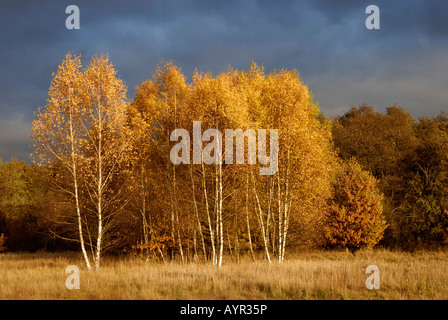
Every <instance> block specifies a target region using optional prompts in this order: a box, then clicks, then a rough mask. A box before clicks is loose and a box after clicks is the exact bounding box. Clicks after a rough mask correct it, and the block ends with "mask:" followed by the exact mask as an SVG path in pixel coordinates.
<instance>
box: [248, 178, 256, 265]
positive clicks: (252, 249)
mask: <svg viewBox="0 0 448 320" xmlns="http://www.w3.org/2000/svg"><path fill="white" fill-rule="evenodd" d="M246 225H247V237H248V238H249V249H250V254H251V257H252V260H253V261H255V255H254V248H253V246H252V236H251V235H250V224H249V174H246Z"/></svg>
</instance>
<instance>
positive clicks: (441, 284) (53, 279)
mask: <svg viewBox="0 0 448 320" xmlns="http://www.w3.org/2000/svg"><path fill="white" fill-rule="evenodd" d="M73 264H74V265H77V266H79V267H80V269H81V273H80V289H79V290H76V289H73V290H68V289H67V288H66V287H65V280H66V278H67V276H68V274H66V273H65V269H66V267H67V266H68V265H73ZM371 264H374V265H377V266H378V267H379V269H380V286H381V287H380V289H379V290H368V289H366V287H365V280H366V278H367V276H368V275H366V274H365V269H366V267H367V266H368V265H371ZM0 299H448V252H447V251H427V252H425V251H420V252H415V253H405V252H391V251H387V250H382V249H381V250H362V251H359V252H357V253H356V254H355V255H353V254H351V253H349V252H341V251H305V252H298V253H295V254H294V255H290V256H289V257H287V260H286V261H285V262H284V263H283V264H281V265H280V264H278V263H277V262H273V263H271V264H268V263H267V262H266V261H263V260H260V261H256V262H252V261H251V260H250V259H249V258H248V257H244V258H243V259H242V260H241V261H240V262H239V263H236V262H232V261H231V260H230V259H229V258H228V257H227V260H226V261H224V263H223V266H222V267H221V268H219V269H218V268H216V267H214V266H212V265H209V264H204V263H189V264H185V265H184V264H180V263H174V262H172V263H168V264H167V265H164V264H157V263H151V262H150V263H145V262H144V261H143V260H141V259H139V258H136V257H126V258H111V257H106V258H104V260H103V267H102V269H101V270H100V271H99V272H88V271H86V270H85V267H84V265H83V261H82V259H81V257H80V255H79V254H74V253H63V254H62V253H54V254H52V253H34V254H26V253H19V254H18V253H5V254H1V255H0Z"/></svg>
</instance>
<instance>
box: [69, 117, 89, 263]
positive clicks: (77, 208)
mask: <svg viewBox="0 0 448 320" xmlns="http://www.w3.org/2000/svg"><path fill="white" fill-rule="evenodd" d="M70 141H71V158H72V175H73V187H74V190H73V191H74V194H75V206H76V215H77V218H78V233H79V242H80V244H81V251H82V255H83V257H84V261H85V262H86V266H87V270H89V271H90V270H92V267H91V265H90V261H89V257H88V255H87V251H86V247H85V244H84V236H83V232H82V218H81V207H80V203H79V194H78V174H77V171H76V160H75V147H74V142H75V137H74V132H73V119H72V113H71V112H70Z"/></svg>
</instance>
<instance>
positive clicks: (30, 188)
mask: <svg viewBox="0 0 448 320" xmlns="http://www.w3.org/2000/svg"><path fill="white" fill-rule="evenodd" d="M195 121H200V122H201V130H202V132H204V131H206V130H207V129H212V128H213V129H218V130H220V131H221V132H224V130H225V129H228V128H233V129H241V132H243V133H244V132H245V133H247V132H249V130H254V131H256V132H260V131H261V129H263V130H267V135H266V137H265V138H266V142H267V144H269V143H272V142H270V139H269V138H270V137H271V133H270V132H271V131H270V130H272V129H276V130H278V138H277V139H278V150H277V151H278V164H277V165H278V170H277V171H276V172H275V174H273V175H260V174H259V172H260V168H264V167H266V165H265V164H263V163H262V162H259V163H254V162H251V161H250V160H249V159H248V158H249V157H250V154H249V151H248V147H249V139H250V137H249V136H248V135H246V137H244V135H243V138H242V139H244V140H242V141H243V145H244V163H236V161H233V163H232V164H229V161H215V162H213V163H211V164H205V163H204V161H199V162H189V163H180V164H174V163H173V162H172V161H171V159H170V153H171V152H172V150H173V146H174V145H176V143H178V141H173V140H175V139H172V137H171V133H172V132H173V130H175V129H178V128H183V129H185V130H187V131H188V132H189V133H190V136H191V137H193V134H192V133H193V131H194V130H193V123H194V122H195ZM271 138H272V137H271ZM32 139H33V147H34V151H33V154H32V158H33V160H34V163H33V165H26V164H25V163H24V162H21V161H17V160H12V161H10V162H9V163H4V164H2V165H1V167H0V186H1V190H2V193H1V195H0V197H1V198H0V234H1V233H3V234H4V238H6V241H5V240H3V242H4V244H6V247H5V250H38V249H46V250H67V249H70V250H80V251H81V252H82V255H83V257H84V260H85V262H86V266H87V268H88V269H95V270H98V269H99V268H100V261H101V256H102V254H103V253H104V252H111V253H120V252H128V253H130V252H132V253H138V254H140V255H142V256H143V257H144V258H145V259H155V260H158V261H161V262H167V261H168V260H178V261H182V262H188V261H206V262H209V263H212V264H214V265H217V266H221V265H222V263H223V256H224V255H229V256H230V257H231V259H233V260H238V259H239V258H240V256H241V255H242V254H248V255H250V256H251V257H252V259H254V260H255V259H259V258H261V257H263V259H266V260H267V261H269V262H271V261H274V260H276V261H278V262H280V263H281V262H282V261H284V259H285V252H286V248H288V250H293V249H294V248H296V247H299V246H318V247H328V248H338V247H346V248H349V249H353V250H354V249H356V248H360V247H363V246H366V247H373V246H375V245H378V244H381V245H384V246H391V247H400V248H404V249H409V248H413V247H415V246H421V245H424V246H428V245H443V244H444V243H445V242H446V241H447V239H448V238H447V231H448V229H447V228H448V219H447V214H448V212H447V209H448V203H447V195H448V192H447V191H448V190H447V189H448V183H447V172H448V170H447V169H448V168H447V160H448V116H447V115H446V114H444V113H441V114H440V115H439V116H437V117H435V118H420V119H418V121H417V120H415V119H414V118H412V116H411V115H410V114H409V113H407V112H406V111H405V110H404V109H403V108H402V107H399V106H392V107H389V108H387V111H386V113H385V114H383V113H379V112H375V111H374V109H373V107H371V106H368V105H360V106H358V107H352V108H351V109H350V110H349V111H348V112H346V113H345V114H344V115H342V116H340V117H337V118H335V119H328V118H327V117H325V116H324V115H323V114H322V113H321V111H320V110H319V106H318V105H317V104H316V103H315V102H313V96H312V93H311V91H310V90H309V88H308V86H307V85H306V84H304V83H303V81H302V80H301V78H300V75H299V74H298V72H297V71H296V70H293V71H290V70H285V69H282V70H276V71H274V72H272V73H268V74H267V73H265V71H264V69H263V68H262V67H259V66H257V65H256V64H255V63H252V64H251V66H250V68H249V69H248V70H244V71H238V70H234V69H232V68H229V69H228V70H227V71H226V72H222V73H220V74H218V75H216V76H213V75H211V74H208V73H200V72H197V71H196V72H195V73H194V74H193V76H192V79H191V82H188V81H187V79H186V77H185V75H184V74H183V73H182V71H181V69H180V68H179V67H177V66H176V65H174V64H173V63H171V62H164V63H161V64H159V65H158V66H157V69H156V71H155V73H154V75H153V76H152V78H151V79H148V80H147V81H145V82H143V83H142V84H141V85H139V86H138V88H137V91H136V94H135V97H134V99H133V100H132V101H130V102H129V101H128V100H127V88H126V85H125V83H124V82H123V81H122V80H121V79H120V78H119V77H118V76H117V71H116V70H115V68H114V66H113V64H112V63H111V62H110V60H109V57H108V56H107V55H100V56H97V57H94V58H92V59H91V60H90V63H89V64H88V65H87V66H84V67H83V66H82V64H81V57H80V56H76V55H72V54H70V53H69V54H67V55H66V57H65V60H64V61H63V62H62V63H61V65H60V66H59V68H58V70H57V71H56V72H55V73H54V74H53V79H52V83H51V85H50V88H49V98H48V101H47V104H46V105H45V106H44V107H41V108H39V109H38V110H37V112H36V115H35V120H34V122H33V131H32ZM194 139H195V138H194V137H193V139H190V140H189V141H188V144H190V145H191V146H193V141H192V140H194ZM236 139H237V138H236ZM215 140H216V137H214V139H213V138H210V139H209V141H210V142H207V141H206V142H204V141H201V144H202V148H203V152H204V153H206V154H207V153H209V155H210V156H212V155H213V156H216V152H218V148H213V147H212V146H213V145H215V146H216V141H215ZM226 141H227V140H223V141H222V143H223V145H222V146H218V147H221V150H224V149H225V143H226ZM232 148H233V146H232ZM191 150H193V148H191ZM267 150H270V149H269V148H267ZM184 151H185V150H182V151H179V152H180V154H179V156H182V153H183V152H184ZM265 152H267V151H266V150H265ZM271 152H272V150H271ZM235 155H236V152H233V154H232V155H227V154H226V155H223V158H224V159H225V157H226V156H227V157H229V156H230V157H233V160H234V159H235ZM265 155H266V154H265ZM203 156H204V154H203ZM215 159H217V158H215ZM4 238H2V239H4ZM0 248H1V244H0Z"/></svg>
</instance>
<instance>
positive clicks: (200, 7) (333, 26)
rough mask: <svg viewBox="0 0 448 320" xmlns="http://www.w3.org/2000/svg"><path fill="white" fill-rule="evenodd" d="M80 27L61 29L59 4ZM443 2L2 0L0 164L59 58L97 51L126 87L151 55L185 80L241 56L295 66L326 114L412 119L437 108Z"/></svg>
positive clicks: (445, 35)
mask: <svg viewBox="0 0 448 320" xmlns="http://www.w3.org/2000/svg"><path fill="white" fill-rule="evenodd" d="M71 4H75V5H77V6H79V8H80V11H81V29H80V30H67V29H66V28H65V19H66V17H67V14H65V8H66V7H67V6H68V5H71ZM369 4H376V5H378V6H379V7H380V10H381V29H380V30H372V31H370V30H367V29H366V28H365V19H366V17H367V15H366V14H365V8H366V7H367V5H369ZM447 9H448V3H446V2H442V1H438V0H429V1H423V0H422V1H416V0H409V1H406V2H404V1H398V0H389V1H386V0H377V1H364V0H343V1H333V0H306V1H286V0H284V1H255V0H247V1H236V0H229V1H205V0H202V1H192V0H188V1H143V0H141V1H124V0H120V1H108V2H105V1H101V2H100V1H87V0H84V1H71V0H69V1H68V0H67V1H65V0H64V1H3V2H2V3H1V4H0V23H1V28H0V41H1V43H2V50H1V51H0V157H2V158H4V159H6V160H7V159H9V157H10V156H12V155H16V156H17V157H19V158H21V159H25V158H26V154H27V153H29V152H30V149H27V148H26V145H27V144H28V143H29V142H28V137H27V136H26V135H25V132H30V130H31V121H32V119H33V112H34V111H35V110H36V108H37V106H39V105H44V104H45V102H46V98H47V91H48V86H49V84H50V81H51V73H52V72H54V71H55V70H56V68H57V66H58V64H59V63H60V62H61V61H62V59H63V58H64V55H65V53H66V52H68V51H73V52H74V53H81V54H82V56H83V62H84V63H87V61H88V59H89V58H90V57H91V56H92V55H95V54H98V53H101V52H109V54H110V57H111V60H112V62H113V63H114V64H115V66H116V68H117V69H118V72H119V75H120V76H121V77H122V78H123V79H124V80H125V81H126V83H127V85H128V87H129V94H128V97H129V99H132V97H133V94H134V88H135V86H136V85H138V84H140V83H141V82H143V81H144V80H146V79H148V78H149V77H151V75H152V73H153V71H154V69H155V66H156V64H157V63H158V62H159V61H160V60H161V59H169V60H173V61H174V62H175V63H176V64H177V65H179V66H180V67H181V68H182V69H183V71H184V72H185V73H186V75H187V76H191V74H192V73H193V71H194V69H195V68H196V67H197V68H198V70H199V71H204V72H212V73H214V74H216V73H218V72H221V71H223V70H226V69H227V67H228V66H229V65H232V66H233V67H234V68H238V69H245V68H247V67H248V66H249V65H250V63H251V61H252V60H254V61H255V62H257V63H258V64H261V65H263V66H264V67H265V68H266V71H267V72H270V71H272V70H274V69H278V68H284V67H285V68H289V69H293V68H297V69H298V71H299V72H300V74H301V76H302V78H303V80H304V81H305V82H306V83H308V84H309V86H310V88H311V90H312V91H313V94H314V97H315V100H316V101H318V102H319V103H320V106H321V109H322V110H323V111H324V113H326V114H327V115H337V114H340V113H341V112H344V111H345V110H347V108H348V107H349V105H351V104H355V105H356V104H358V103H361V102H368V103H370V104H373V105H375V106H376V107H377V109H378V110H383V109H384V107H386V106H388V105H391V104H393V103H394V102H397V101H399V102H400V103H402V104H403V105H404V106H405V108H406V109H407V110H409V111H410V112H411V113H412V114H413V115H414V116H420V115H436V114H437V113H438V112H440V111H441V110H443V109H444V108H445V109H446V107H447V101H448V96H447V93H446V92H447V90H446V89H445V88H446V85H447V83H448V76H447V75H448V59H447V58H446V56H447V55H446V53H447V52H448V50H447V49H448V19H446V18H445V15H446V14H445V13H446V12H447Z"/></svg>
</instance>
